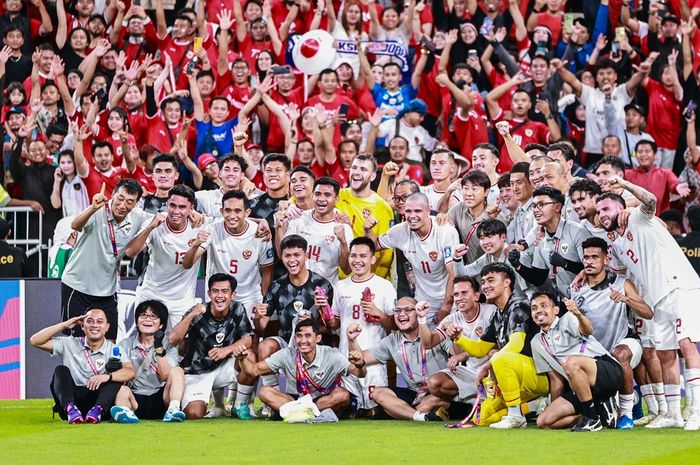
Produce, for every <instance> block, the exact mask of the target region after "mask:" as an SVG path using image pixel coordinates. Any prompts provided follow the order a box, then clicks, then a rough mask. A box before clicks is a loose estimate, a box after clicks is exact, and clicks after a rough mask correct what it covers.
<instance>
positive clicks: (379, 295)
mask: <svg viewBox="0 0 700 465" xmlns="http://www.w3.org/2000/svg"><path fill="white" fill-rule="evenodd" d="M375 252H376V248H375V245H374V242H372V240H371V239H369V238H366V237H358V238H356V239H353V241H352V242H350V258H349V262H350V268H351V269H352V275H351V276H350V277H348V278H345V279H342V280H340V281H338V283H337V284H336V285H335V287H334V288H333V296H334V299H333V316H334V317H335V320H336V322H335V326H340V331H339V332H340V334H345V333H346V332H347V329H348V327H349V326H350V325H352V324H358V325H360V327H361V328H362V333H360V336H359V337H358V338H357V343H358V344H359V345H360V348H362V349H367V348H369V347H370V346H372V345H374V344H376V343H377V342H379V340H380V339H381V338H383V337H385V336H386V335H387V331H390V330H392V329H393V327H394V318H393V312H394V305H395V304H396V290H395V289H394V286H392V284H391V282H389V281H387V280H386V279H384V278H380V277H379V276H377V275H376V274H374V273H372V265H373V264H374V262H375V261H376V260H377V259H376V257H375V256H374V253H375ZM340 350H341V352H343V353H344V354H348V353H349V351H350V350H349V348H348V343H347V339H346V338H344V337H341V338H340ZM386 385H387V372H386V367H385V366H384V365H373V366H370V367H368V368H367V375H366V376H365V377H364V378H359V379H358V378H353V377H350V378H347V379H346V380H345V388H346V389H347V390H348V391H350V393H352V394H353V395H354V396H355V397H357V400H358V402H357V407H358V409H365V410H369V409H371V408H373V407H374V406H376V404H375V403H374V402H373V401H372V400H371V399H370V387H371V386H386Z"/></svg>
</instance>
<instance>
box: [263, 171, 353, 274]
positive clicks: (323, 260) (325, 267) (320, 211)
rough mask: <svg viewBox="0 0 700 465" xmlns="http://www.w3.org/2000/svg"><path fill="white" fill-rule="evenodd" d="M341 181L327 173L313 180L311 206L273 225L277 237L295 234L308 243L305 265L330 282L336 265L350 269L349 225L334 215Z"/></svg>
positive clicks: (335, 272)
mask: <svg viewBox="0 0 700 465" xmlns="http://www.w3.org/2000/svg"><path fill="white" fill-rule="evenodd" d="M339 192H340V185H339V184H338V181H336V180H335V179H333V178H329V177H322V178H319V179H317V180H316V183H315V184H314V193H313V201H314V208H313V210H310V211H305V212H304V213H302V215H301V217H300V218H298V219H295V220H292V221H290V222H289V224H288V225H286V231H285V223H284V222H283V221H278V222H277V224H276V225H275V227H276V228H277V233H276V234H275V238H276V240H278V241H280V242H281V240H282V235H283V234H285V235H292V234H297V235H299V236H301V237H303V238H304V239H306V242H307V243H308V245H309V249H308V251H307V253H306V267H307V268H308V269H309V270H310V271H313V272H315V273H318V274H320V275H321V276H323V277H324V278H326V279H327V280H328V281H329V282H330V283H331V284H333V285H335V284H336V283H337V282H338V267H340V268H341V269H342V270H343V272H344V273H346V274H349V273H350V266H349V265H348V253H349V250H348V244H349V243H350V241H352V238H353V236H352V229H351V228H350V226H349V225H347V224H345V223H340V222H338V221H337V219H336V211H335V205H336V202H337V201H338V193H339Z"/></svg>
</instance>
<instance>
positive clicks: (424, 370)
mask: <svg viewBox="0 0 700 465" xmlns="http://www.w3.org/2000/svg"><path fill="white" fill-rule="evenodd" d="M420 352H421V353H420V358H421V360H420V362H421V363H420V369H421V375H422V376H423V381H416V379H415V378H414V377H413V370H411V364H410V363H409V362H408V354H407V353H406V343H402V344H401V355H402V357H403V364H404V366H405V367H406V374H407V375H408V378H409V379H410V380H411V381H413V382H414V383H416V384H419V385H420V386H423V385H425V378H426V377H427V376H428V352H427V351H426V350H425V349H423V348H422V347H421V350H420Z"/></svg>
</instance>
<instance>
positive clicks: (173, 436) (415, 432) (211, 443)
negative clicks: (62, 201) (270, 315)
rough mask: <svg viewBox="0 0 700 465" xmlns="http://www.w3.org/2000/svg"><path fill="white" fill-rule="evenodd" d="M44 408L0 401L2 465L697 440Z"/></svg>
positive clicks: (663, 449) (354, 456) (190, 461)
mask: <svg viewBox="0 0 700 465" xmlns="http://www.w3.org/2000/svg"><path fill="white" fill-rule="evenodd" d="M51 404H52V402H51V401H50V400H29V401H18V402H16V401H2V402H0V457H1V462H2V463H3V464H6V465H19V464H32V465H35V464H43V465H62V464H79V463H93V464H97V465H102V464H105V465H108V464H115V465H116V464H118V465H123V464H138V465H142V464H143V465H146V464H157V465H178V464H187V465H201V464H216V465H225V464H226V465H228V464H256V465H258V464H279V465H287V464H315V463H322V464H324V465H338V464H346V463H347V464H362V465H364V464H375V463H378V464H382V465H390V464H394V463H408V464H418V463H421V464H442V463H444V464H464V465H471V464H477V463H488V464H491V465H505V464H518V465H529V464H537V465H549V464H552V465H566V464H596V465H598V464H605V465H608V464H615V465H618V464H654V465H666V464H673V463H679V464H681V463H682V464H688V465H690V464H696V463H698V461H699V460H700V432H697V433H692V432H684V431H682V430H662V431H649V430H644V429H643V428H638V429H636V430H634V431H602V432H600V433H587V434H586V433H581V434H574V433H569V432H566V431H538V430H536V429H535V428H534V427H528V428H527V429H524V430H516V431H494V430H489V429H488V428H473V429H469V430H454V429H452V430H448V429H445V428H443V426H442V424H440V423H415V422H399V421H371V420H357V421H344V422H341V423H339V424H322V425H287V424H285V423H278V422H270V421H265V420H252V421H247V422H244V421H241V420H233V419H230V418H220V419H216V420H204V421H188V422H185V423H182V424H163V423H160V422H155V421H144V422H141V423H140V424H138V425H117V424H114V423H104V424H100V425H75V426H69V425H67V424H66V423H64V422H62V421H60V420H59V419H58V417H56V419H55V420H52V419H51V411H50V407H51Z"/></svg>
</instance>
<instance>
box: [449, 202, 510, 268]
mask: <svg viewBox="0 0 700 465" xmlns="http://www.w3.org/2000/svg"><path fill="white" fill-rule="evenodd" d="M447 218H448V219H449V220H450V222H451V223H452V224H453V225H454V226H455V228H457V233H459V242H460V244H465V245H467V246H469V250H468V251H467V254H466V255H465V257H467V258H466V261H467V263H472V262H473V261H474V260H476V259H477V258H479V257H481V256H482V255H483V254H484V251H483V250H481V246H480V245H479V236H477V234H476V229H477V228H478V227H479V224H481V222H482V221H483V220H486V219H488V218H490V216H489V215H488V214H487V213H486V210H484V211H483V212H482V213H481V215H479V217H478V218H474V217H473V216H472V215H470V214H469V207H467V205H466V204H465V203H464V202H460V203H458V204H457V205H455V206H454V207H452V208H450V211H449V212H447ZM498 219H499V220H501V221H503V223H504V224H507V222H506V220H505V218H504V217H503V216H502V215H499V216H498Z"/></svg>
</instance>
